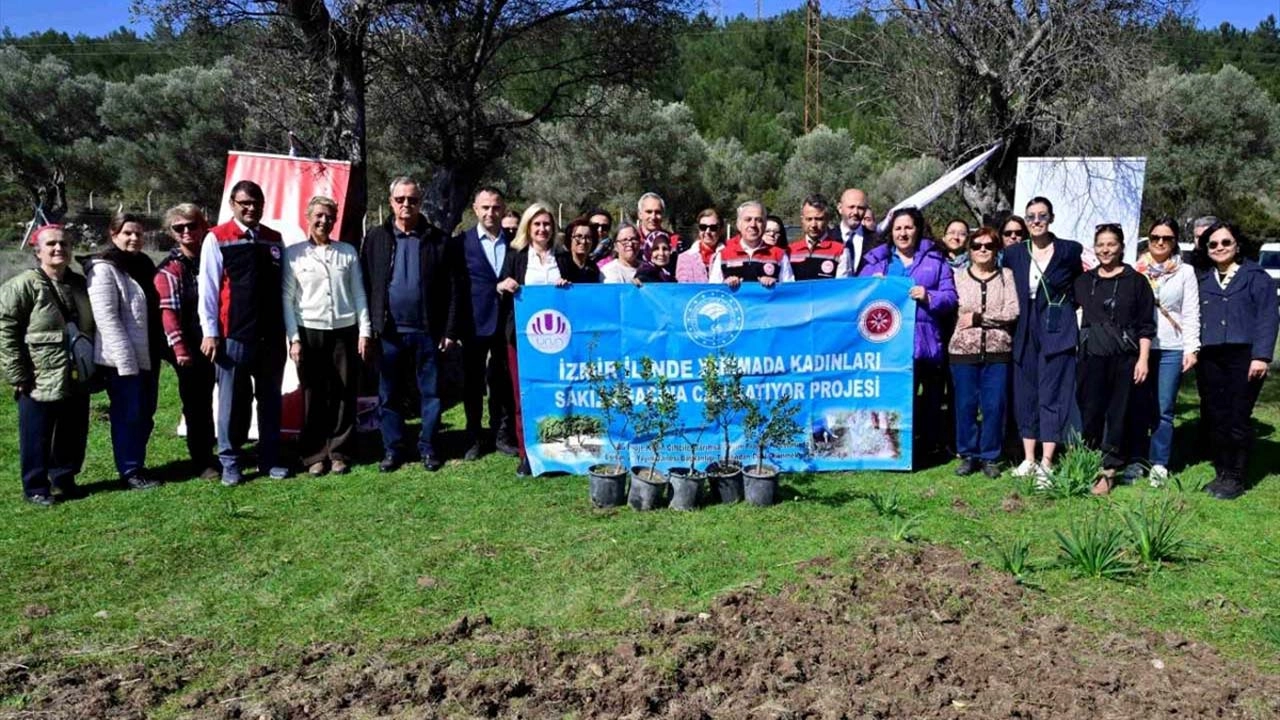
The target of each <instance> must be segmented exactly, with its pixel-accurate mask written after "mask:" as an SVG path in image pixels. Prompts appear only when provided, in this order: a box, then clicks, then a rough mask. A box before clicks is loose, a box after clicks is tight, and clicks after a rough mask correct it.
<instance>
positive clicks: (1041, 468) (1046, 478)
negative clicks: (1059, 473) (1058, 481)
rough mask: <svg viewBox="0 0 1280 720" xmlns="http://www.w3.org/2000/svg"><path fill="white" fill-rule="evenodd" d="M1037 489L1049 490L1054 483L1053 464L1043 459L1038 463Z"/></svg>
mask: <svg viewBox="0 0 1280 720" xmlns="http://www.w3.org/2000/svg"><path fill="white" fill-rule="evenodd" d="M1035 474H1036V489H1037V490H1048V489H1049V486H1050V485H1052V484H1053V477H1052V476H1053V466H1052V465H1050V464H1049V463H1047V462H1044V461H1041V462H1040V463H1038V464H1037V465H1036V471H1035Z"/></svg>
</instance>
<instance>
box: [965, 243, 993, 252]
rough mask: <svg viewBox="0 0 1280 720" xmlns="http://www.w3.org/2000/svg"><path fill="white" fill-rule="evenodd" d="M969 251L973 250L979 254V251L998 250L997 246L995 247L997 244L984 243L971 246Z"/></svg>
mask: <svg viewBox="0 0 1280 720" xmlns="http://www.w3.org/2000/svg"><path fill="white" fill-rule="evenodd" d="M969 249H970V250H972V251H974V252H977V251H979V250H995V249H996V245H995V243H989V242H983V243H971V244H970V245H969Z"/></svg>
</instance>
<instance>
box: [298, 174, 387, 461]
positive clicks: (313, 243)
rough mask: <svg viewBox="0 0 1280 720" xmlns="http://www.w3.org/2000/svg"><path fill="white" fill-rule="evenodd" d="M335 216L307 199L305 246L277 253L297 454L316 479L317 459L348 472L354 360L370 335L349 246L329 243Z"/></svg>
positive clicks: (364, 351)
mask: <svg viewBox="0 0 1280 720" xmlns="http://www.w3.org/2000/svg"><path fill="white" fill-rule="evenodd" d="M337 218H338V203H336V202H334V201H333V200H332V199H331V198H327V197H322V196H317V197H313V198H311V202H309V203H307V241H306V242H302V243H298V244H296V245H291V246H289V248H288V249H286V250H285V264H284V278H283V283H282V284H283V285H284V331H285V334H286V335H287V336H288V338H289V357H291V358H292V359H293V361H294V362H295V363H297V365H298V380H299V381H300V383H301V385H302V398H303V399H302V405H303V411H302V412H303V418H302V437H301V438H299V441H298V451H299V453H300V454H301V455H302V463H303V464H304V465H306V466H307V472H309V473H310V474H311V475H323V474H324V472H325V462H328V463H329V469H330V470H332V471H333V472H334V473H336V474H338V475H342V474H345V473H346V472H347V471H348V468H349V463H350V462H351V456H352V455H353V454H354V453H355V440H356V390H357V383H358V382H359V379H360V361H361V360H366V359H368V355H369V344H370V340H369V338H370V337H372V335H373V331H372V325H371V324H370V323H369V309H368V304H367V302H366V296H365V290H364V278H363V275H362V273H361V270H360V258H359V257H358V255H357V253H356V249H355V248H354V247H353V246H351V245H349V244H347V243H344V242H333V241H332V240H331V239H330V238H329V233H331V232H332V231H333V227H334V223H336V222H337Z"/></svg>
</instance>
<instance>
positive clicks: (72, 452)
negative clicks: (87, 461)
mask: <svg viewBox="0 0 1280 720" xmlns="http://www.w3.org/2000/svg"><path fill="white" fill-rule="evenodd" d="M17 399H18V455H19V456H20V457H21V462H22V492H23V493H25V494H26V496H27V497H31V496H32V495H48V494H49V492H50V490H51V489H52V488H54V487H56V488H58V489H60V490H63V491H66V490H70V489H71V488H73V487H75V484H76V475H77V474H78V473H79V472H80V468H81V466H83V465H84V449H85V444H86V443H87V442H88V439H89V394H88V393H77V394H75V395H72V396H71V397H68V398H63V399H62V400H55V401H53V402H41V401H39V400H32V399H31V396H30V395H18V397H17Z"/></svg>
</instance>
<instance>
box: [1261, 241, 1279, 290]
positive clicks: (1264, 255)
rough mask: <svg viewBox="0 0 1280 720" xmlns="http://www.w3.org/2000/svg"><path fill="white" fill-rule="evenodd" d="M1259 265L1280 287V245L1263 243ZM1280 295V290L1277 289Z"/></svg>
mask: <svg viewBox="0 0 1280 720" xmlns="http://www.w3.org/2000/svg"><path fill="white" fill-rule="evenodd" d="M1258 264H1259V265H1261V266H1262V269H1263V270H1266V271H1267V274H1268V275H1270V276H1271V277H1272V278H1274V279H1275V281H1276V284H1277V285H1280V243H1263V244H1262V250H1261V251H1259V252H1258ZM1276 292H1277V293H1280V288H1277V289H1276Z"/></svg>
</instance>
